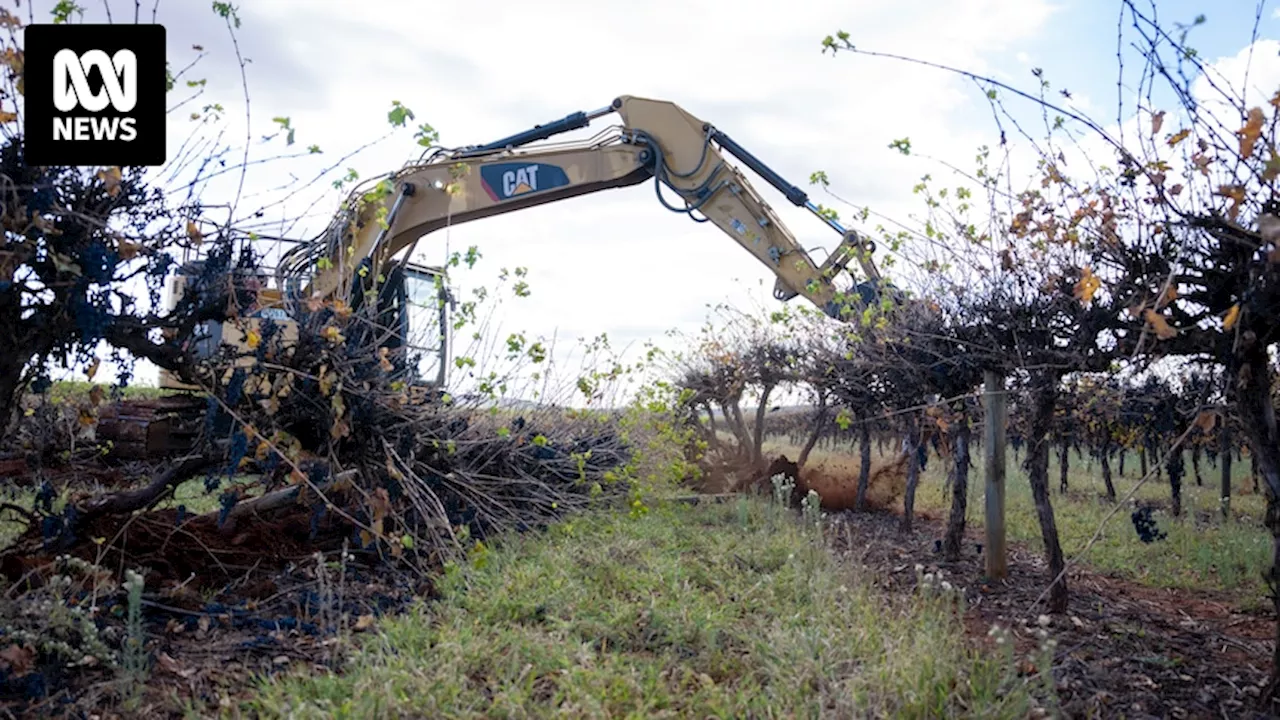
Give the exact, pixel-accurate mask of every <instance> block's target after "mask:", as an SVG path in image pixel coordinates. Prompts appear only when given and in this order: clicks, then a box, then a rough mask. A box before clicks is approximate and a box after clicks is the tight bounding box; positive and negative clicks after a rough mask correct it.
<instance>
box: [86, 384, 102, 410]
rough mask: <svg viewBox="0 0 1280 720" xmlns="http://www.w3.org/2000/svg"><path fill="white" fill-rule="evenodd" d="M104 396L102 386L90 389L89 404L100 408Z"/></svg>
mask: <svg viewBox="0 0 1280 720" xmlns="http://www.w3.org/2000/svg"><path fill="white" fill-rule="evenodd" d="M103 395H104V394H103V392H102V386H101V385H94V386H93V387H92V388H90V389H89V402H91V403H93V406H94V407H98V406H99V405H101V404H102V398H103Z"/></svg>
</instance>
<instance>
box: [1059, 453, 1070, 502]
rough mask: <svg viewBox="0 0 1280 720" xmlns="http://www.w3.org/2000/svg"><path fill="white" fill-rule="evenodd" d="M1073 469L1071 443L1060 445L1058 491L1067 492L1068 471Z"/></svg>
mask: <svg viewBox="0 0 1280 720" xmlns="http://www.w3.org/2000/svg"><path fill="white" fill-rule="evenodd" d="M1070 471H1071V443H1069V442H1065V441H1064V442H1063V443H1062V444H1061V445H1059V446H1058V492H1060V493H1062V494H1063V495H1066V494H1067V473H1069V472H1070Z"/></svg>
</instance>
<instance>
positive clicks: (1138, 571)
mask: <svg viewBox="0 0 1280 720" xmlns="http://www.w3.org/2000/svg"><path fill="white" fill-rule="evenodd" d="M770 447H771V449H773V450H775V451H782V452H788V451H790V452H791V453H792V455H793V457H794V454H795V453H796V450H795V449H794V448H790V447H789V446H786V445H782V444H771V446H770ZM1023 457H1025V456H1024V455H1019V456H1018V459H1019V460H1021V459H1022V458H1023ZM851 459H855V461H856V456H855V455H853V454H852V451H849V453H847V454H846V453H843V452H830V451H825V452H817V451H815V453H814V455H813V459H812V460H811V462H822V461H824V460H827V461H830V460H837V461H839V462H841V463H842V464H844V465H848V464H849V461H850V460H851ZM974 464H975V467H974V468H973V469H972V470H970V473H969V483H970V484H969V504H968V509H969V513H968V517H969V522H970V523H971V524H973V525H974V526H976V527H981V526H982V513H983V503H984V497H985V489H984V487H983V473H984V471H985V463H984V462H983V458H982V456H981V452H980V451H979V452H978V453H977V454H976V455H975V457H974ZM1186 464H1187V478H1185V479H1184V480H1183V487H1182V494H1183V501H1182V504H1183V516H1182V517H1181V518H1174V517H1172V516H1171V515H1169V514H1168V512H1167V511H1161V512H1159V513H1157V515H1156V520H1157V522H1158V524H1159V525H1160V528H1161V529H1162V530H1165V531H1166V532H1168V534H1169V537H1168V538H1167V539H1166V540H1164V541H1162V542H1156V543H1151V544H1145V543H1142V542H1140V541H1139V540H1138V537H1137V535H1136V533H1135V532H1134V529H1133V523H1132V522H1131V521H1130V519H1129V513H1130V508H1129V507H1128V506H1126V507H1124V508H1121V509H1120V511H1119V512H1117V513H1116V514H1115V515H1114V516H1112V518H1111V520H1110V521H1109V522H1108V523H1107V524H1106V525H1105V526H1104V527H1103V532H1102V535H1101V536H1100V537H1099V538H1098V541H1097V542H1096V543H1095V544H1094V545H1093V547H1091V548H1090V549H1089V551H1088V553H1087V554H1086V555H1084V556H1083V558H1082V560H1081V562H1083V563H1085V564H1087V565H1090V566H1092V567H1094V568H1096V569H1098V570H1102V571H1105V572H1108V573H1114V574H1117V575H1119V576H1122V577H1126V578H1129V579H1133V580H1136V581H1138V582H1141V583H1143V584H1146V585H1150V586H1153V587H1170V588H1188V589H1199V590H1226V591H1230V592H1231V593H1232V594H1233V595H1238V596H1239V597H1240V598H1241V599H1242V601H1244V603H1245V604H1247V605H1252V604H1254V603H1255V602H1261V601H1262V600H1263V599H1264V598H1263V593H1264V590H1265V586H1264V584H1263V582H1262V573H1263V572H1264V571H1265V570H1266V569H1267V568H1268V567H1269V566H1270V564H1271V538H1270V535H1269V533H1268V532H1267V530H1266V529H1265V528H1264V527H1263V526H1262V525H1261V519H1262V517H1263V511H1264V510H1265V500H1264V498H1263V496H1261V495H1239V494H1238V493H1239V492H1240V491H1241V489H1244V488H1249V489H1251V488H1252V485H1253V481H1252V480H1251V479H1250V474H1249V462H1248V458H1245V461H1244V462H1237V463H1235V464H1234V465H1233V468H1232V469H1233V472H1232V478H1233V480H1232V486H1233V488H1234V489H1235V492H1236V493H1237V494H1236V496H1235V497H1233V498H1232V500H1231V510H1232V520H1231V521H1230V522H1222V521H1221V519H1220V515H1219V492H1218V479H1219V475H1220V473H1219V471H1218V469H1217V468H1213V467H1210V465H1209V464H1208V462H1204V464H1203V466H1202V467H1203V473H1204V476H1205V477H1204V479H1205V485H1204V486H1203V487H1197V486H1196V484H1195V479H1194V475H1192V473H1191V460H1190V454H1188V456H1187V463H1186ZM854 467H856V465H855V466H854ZM1058 468H1059V465H1058V461H1057V455H1056V452H1055V454H1054V456H1053V459H1052V460H1051V461H1050V465H1049V478H1050V489H1051V502H1052V503H1053V506H1054V514H1055V518H1056V520H1057V524H1058V533H1059V541H1060V542H1061V543H1062V548H1063V551H1064V552H1065V553H1066V555H1067V557H1068V558H1072V557H1075V556H1077V555H1079V554H1080V553H1081V551H1083V550H1084V548H1085V546H1086V544H1087V543H1088V542H1089V539H1090V538H1091V537H1093V534H1094V533H1095V532H1096V531H1097V529H1098V527H1099V526H1100V525H1102V523H1103V519H1104V518H1105V517H1106V515H1107V513H1109V512H1110V511H1111V510H1112V509H1113V508H1114V507H1115V506H1114V505H1112V504H1111V503H1109V502H1107V501H1105V500H1104V499H1102V496H1103V493H1104V491H1105V488H1104V486H1103V483H1102V475H1101V469H1100V468H1099V466H1098V464H1097V463H1096V462H1094V463H1093V464H1092V468H1090V467H1089V464H1088V463H1087V461H1086V460H1085V459H1084V458H1082V457H1080V456H1079V455H1075V454H1073V455H1072V457H1071V458H1070V461H1069V465H1068V484H1069V486H1070V489H1071V494H1070V495H1068V496H1065V497H1064V496H1063V495H1061V494H1059V493H1058V472H1059V469H1058ZM1112 469H1113V472H1114V470H1115V465H1114V463H1113V468H1112ZM1125 472H1126V476H1125V477H1120V476H1118V475H1117V476H1115V477H1114V479H1113V482H1114V483H1115V485H1116V492H1117V494H1118V496H1119V497H1121V498H1123V497H1124V496H1125V495H1126V494H1127V493H1128V492H1129V491H1130V490H1131V489H1132V488H1133V487H1134V486H1135V485H1136V484H1137V483H1138V480H1139V479H1140V478H1139V476H1138V475H1139V470H1138V457H1137V455H1136V454H1135V453H1129V457H1128V459H1127V461H1126V464H1125ZM945 476H946V464H945V462H944V461H940V459H939V458H937V457H936V456H934V455H932V454H931V456H930V458H929V463H928V469H927V471H926V472H924V473H922V474H921V478H920V488H919V490H918V491H917V495H916V507H917V508H918V509H921V510H926V511H932V512H934V513H935V514H936V513H945V512H947V511H948V510H949V509H950V507H951V498H950V496H949V495H948V496H946V497H944V496H943V482H944V480H945ZM1005 493H1006V495H1005V498H1006V500H1005V512H1006V520H1005V521H1006V527H1007V532H1008V536H1009V538H1010V540H1012V541H1016V542H1024V543H1027V544H1028V545H1029V546H1030V547H1033V548H1037V549H1039V548H1041V547H1043V545H1042V541H1041V538H1040V523H1039V520H1038V519H1037V517H1036V511H1035V504H1034V502H1033V500H1032V497H1031V486H1030V484H1029V483H1028V482H1027V477H1026V473H1025V472H1024V471H1023V470H1022V468H1021V466H1020V463H1018V462H1015V461H1014V459H1013V456H1012V452H1010V453H1009V458H1008V470H1007V473H1006V481H1005ZM1169 496H1170V490H1169V484H1168V482H1167V481H1166V480H1160V481H1157V480H1154V479H1153V480H1149V481H1148V482H1147V483H1146V484H1145V485H1143V486H1142V487H1141V488H1140V489H1139V490H1138V492H1137V494H1136V497H1137V498H1139V499H1142V500H1162V501H1165V503H1166V505H1167V503H1168V500H1169ZM900 507H901V505H899V508H900ZM1204 513H1208V514H1209V517H1210V518H1211V520H1210V521H1209V522H1205V521H1204V519H1203V517H1201V518H1200V519H1197V518H1196V517H1195V516H1196V515H1197V514H1200V515H1203V514H1204Z"/></svg>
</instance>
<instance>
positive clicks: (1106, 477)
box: [1098, 445, 1123, 502]
mask: <svg viewBox="0 0 1280 720" xmlns="http://www.w3.org/2000/svg"><path fill="white" fill-rule="evenodd" d="M1098 455H1099V456H1100V457H1099V458H1098V463H1099V464H1100V465H1101V466H1102V482H1103V484H1104V485H1106V486H1107V499H1108V500H1110V501H1111V502H1115V501H1116V484H1115V483H1113V482H1111V448H1110V447H1108V446H1106V445H1104V446H1103V447H1102V452H1100V453H1098ZM1121 457H1122V458H1123V455H1122V456H1121ZM1122 472H1123V471H1122Z"/></svg>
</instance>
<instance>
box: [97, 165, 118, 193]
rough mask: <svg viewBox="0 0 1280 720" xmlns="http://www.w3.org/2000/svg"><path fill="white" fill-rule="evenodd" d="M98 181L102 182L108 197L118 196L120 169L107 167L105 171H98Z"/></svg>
mask: <svg viewBox="0 0 1280 720" xmlns="http://www.w3.org/2000/svg"><path fill="white" fill-rule="evenodd" d="M98 179H99V180H101V181H102V184H103V186H104V187H105V188H106V190H107V194H108V195H110V196H111V197H115V196H117V195H119V194H120V180H121V175H120V168H118V167H109V168H107V169H105V170H99V171H98Z"/></svg>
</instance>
